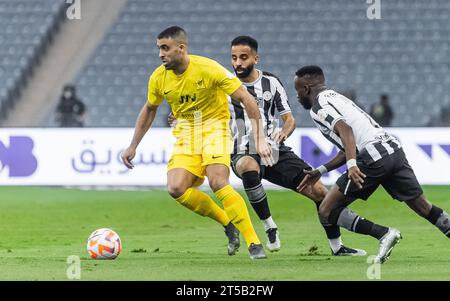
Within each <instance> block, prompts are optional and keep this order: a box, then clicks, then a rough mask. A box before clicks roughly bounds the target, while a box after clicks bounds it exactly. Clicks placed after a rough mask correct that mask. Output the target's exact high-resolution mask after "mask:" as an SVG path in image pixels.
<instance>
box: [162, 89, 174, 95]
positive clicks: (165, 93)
mask: <svg viewBox="0 0 450 301" xmlns="http://www.w3.org/2000/svg"><path fill="white" fill-rule="evenodd" d="M170 92H172V90H169V91H167V92H164V95H167V94H169V93H170Z"/></svg>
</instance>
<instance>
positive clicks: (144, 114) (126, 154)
mask: <svg viewBox="0 0 450 301" xmlns="http://www.w3.org/2000/svg"><path fill="white" fill-rule="evenodd" d="M157 110H158V106H154V105H151V104H149V103H148V102H147V103H146V104H145V105H144V106H143V107H142V109H141V112H140V113H139V116H138V118H137V120H136V125H135V127H134V135H133V139H132V140H131V143H130V146H128V147H127V148H126V149H125V150H124V151H123V152H122V155H121V156H122V161H123V163H124V164H125V166H126V167H128V168H129V169H132V168H133V167H134V165H133V163H132V162H131V161H132V160H133V158H134V156H135V155H136V148H137V147H138V145H139V143H140V142H141V140H142V138H143V137H144V135H145V133H147V131H148V129H149V128H150V126H151V125H152V123H153V120H155V116H156V111H157Z"/></svg>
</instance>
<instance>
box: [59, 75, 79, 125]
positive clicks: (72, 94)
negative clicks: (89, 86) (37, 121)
mask: <svg viewBox="0 0 450 301" xmlns="http://www.w3.org/2000/svg"><path fill="white" fill-rule="evenodd" d="M85 112H86V106H85V105H84V103H83V102H82V101H81V100H80V99H78V98H77V96H76V91H75V86H73V85H71V84H68V85H65V86H64V88H63V93H62V95H61V98H60V100H59V104H58V107H57V108H56V121H57V122H58V123H59V125H60V126H61V127H83V125H84V113H85Z"/></svg>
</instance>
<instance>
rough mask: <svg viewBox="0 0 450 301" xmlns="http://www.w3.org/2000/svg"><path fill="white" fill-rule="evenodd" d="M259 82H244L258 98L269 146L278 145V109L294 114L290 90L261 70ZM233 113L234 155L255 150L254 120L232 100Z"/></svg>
mask: <svg viewBox="0 0 450 301" xmlns="http://www.w3.org/2000/svg"><path fill="white" fill-rule="evenodd" d="M257 71H258V73H259V76H258V79H257V80H256V81H254V82H252V83H243V84H244V86H245V87H246V88H247V90H248V92H250V94H252V95H253V96H254V97H255V101H256V102H257V104H258V107H259V111H260V114H261V117H262V122H263V126H264V132H265V134H266V137H268V143H269V144H274V143H273V141H272V139H271V135H272V134H273V133H274V131H275V129H276V128H277V127H278V120H277V119H276V118H275V110H276V111H278V113H279V114H280V116H281V115H283V114H286V113H289V112H291V108H290V106H289V102H288V98H287V95H286V91H285V90H284V87H283V85H282V84H281V81H280V80H279V79H278V78H277V77H276V76H275V75H273V74H271V73H269V72H263V71H261V70H257ZM229 100H230V103H229V107H230V113H231V131H232V134H233V143H234V149H233V153H235V154H236V153H245V152H246V151H249V150H252V149H253V150H254V145H255V143H254V138H253V133H252V125H251V121H250V119H249V118H248V115H247V112H246V111H245V109H244V106H243V105H242V103H240V102H239V101H237V100H234V99H231V98H229Z"/></svg>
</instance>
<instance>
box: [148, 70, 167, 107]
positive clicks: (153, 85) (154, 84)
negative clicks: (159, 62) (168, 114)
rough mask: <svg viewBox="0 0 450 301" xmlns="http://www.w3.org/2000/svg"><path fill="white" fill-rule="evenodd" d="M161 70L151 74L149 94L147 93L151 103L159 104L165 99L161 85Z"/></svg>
mask: <svg viewBox="0 0 450 301" xmlns="http://www.w3.org/2000/svg"><path fill="white" fill-rule="evenodd" d="M160 74H161V73H160V72H158V69H156V70H155V72H153V74H152V75H151V76H150V79H149V80H148V94H147V100H148V102H149V104H151V105H154V106H157V105H159V104H161V102H162V101H163V100H164V96H163V93H161V90H160V87H159V77H160Z"/></svg>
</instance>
